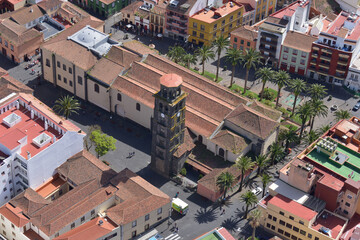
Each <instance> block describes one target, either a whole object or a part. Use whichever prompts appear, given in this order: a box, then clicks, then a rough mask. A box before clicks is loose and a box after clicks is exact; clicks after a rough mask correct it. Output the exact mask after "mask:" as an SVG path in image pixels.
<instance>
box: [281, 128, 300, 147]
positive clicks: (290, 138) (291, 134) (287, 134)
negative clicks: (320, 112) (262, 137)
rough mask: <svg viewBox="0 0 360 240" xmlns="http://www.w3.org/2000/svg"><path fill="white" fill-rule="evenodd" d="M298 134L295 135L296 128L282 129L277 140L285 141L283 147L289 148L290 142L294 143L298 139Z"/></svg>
mask: <svg viewBox="0 0 360 240" xmlns="http://www.w3.org/2000/svg"><path fill="white" fill-rule="evenodd" d="M298 139H299V138H298V136H297V135H296V129H295V128H290V129H286V130H282V131H281V132H280V134H279V140H280V141H284V142H285V149H288V148H289V145H290V144H291V143H294V142H296V141H297V140H298Z"/></svg>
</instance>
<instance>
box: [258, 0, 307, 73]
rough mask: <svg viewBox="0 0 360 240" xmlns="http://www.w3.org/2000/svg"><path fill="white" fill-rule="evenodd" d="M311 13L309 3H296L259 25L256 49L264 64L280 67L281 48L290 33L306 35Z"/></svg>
mask: <svg viewBox="0 0 360 240" xmlns="http://www.w3.org/2000/svg"><path fill="white" fill-rule="evenodd" d="M309 11H310V4H309V1H296V2H294V3H292V4H290V5H289V6H288V7H286V8H283V9H281V10H279V11H277V12H275V13H273V14H271V15H270V16H269V17H268V18H267V19H266V20H265V21H264V22H263V23H261V24H260V25H259V30H258V41H257V43H256V49H257V50H258V51H259V52H260V53H261V55H262V56H263V61H264V63H266V64H268V65H270V66H273V67H275V68H278V67H279V59H280V52H281V46H282V45H283V43H284V41H285V38H286V35H287V33H288V31H298V32H302V33H305V32H306V31H307V29H308V27H307V25H306V24H305V23H306V21H307V19H308V15H309Z"/></svg>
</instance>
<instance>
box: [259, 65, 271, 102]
mask: <svg viewBox="0 0 360 240" xmlns="http://www.w3.org/2000/svg"><path fill="white" fill-rule="evenodd" d="M274 74H275V72H274V71H273V70H272V69H271V68H269V67H262V68H260V69H259V70H257V72H256V76H257V77H259V78H261V82H262V84H263V85H262V88H261V92H260V101H261V100H262V99H263V95H264V89H265V85H266V83H267V82H271V81H272V80H273V78H274Z"/></svg>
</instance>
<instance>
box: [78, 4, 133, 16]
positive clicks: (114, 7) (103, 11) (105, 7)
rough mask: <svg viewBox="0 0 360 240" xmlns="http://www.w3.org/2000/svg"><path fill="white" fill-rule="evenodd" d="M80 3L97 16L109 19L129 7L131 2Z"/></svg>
mask: <svg viewBox="0 0 360 240" xmlns="http://www.w3.org/2000/svg"><path fill="white" fill-rule="evenodd" d="M79 3H80V5H83V6H84V7H86V8H87V9H89V10H90V11H92V12H93V13H95V14H96V15H100V16H102V17H105V18H107V17H110V16H112V15H114V14H115V13H117V12H119V11H120V10H121V9H123V8H124V7H126V6H128V5H129V3H130V2H129V1H128V0H121V1H115V0H86V1H81V0H79Z"/></svg>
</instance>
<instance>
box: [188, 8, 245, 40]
mask: <svg viewBox="0 0 360 240" xmlns="http://www.w3.org/2000/svg"><path fill="white" fill-rule="evenodd" d="M243 14H244V7H243V6H242V5H241V4H237V3H234V2H228V3H226V4H224V5H223V6H221V7H219V8H217V9H216V8H211V9H203V10H201V11H200V12H198V13H196V14H194V15H193V16H191V17H190V18H189V25H188V34H189V38H188V41H189V42H192V43H195V44H199V45H203V44H205V45H208V46H209V45H210V44H211V42H212V41H213V40H214V39H215V38H217V37H219V36H221V35H223V36H225V37H228V36H229V34H230V32H231V31H232V30H234V29H236V28H237V27H239V26H241V25H242V19H243Z"/></svg>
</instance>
